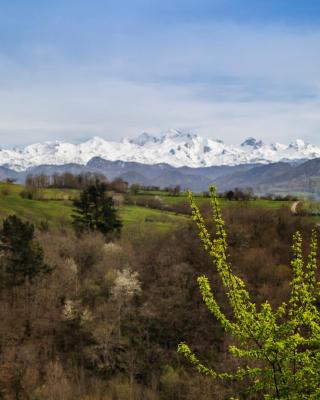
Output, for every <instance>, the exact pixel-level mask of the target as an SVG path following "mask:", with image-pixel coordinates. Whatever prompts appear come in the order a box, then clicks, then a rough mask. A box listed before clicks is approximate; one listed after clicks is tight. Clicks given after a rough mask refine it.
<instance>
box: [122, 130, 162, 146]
mask: <svg viewBox="0 0 320 400" xmlns="http://www.w3.org/2000/svg"><path fill="white" fill-rule="evenodd" d="M158 142H159V139H158V138H157V137H156V136H153V135H150V134H149V133H147V132H143V133H141V135H139V136H138V137H136V138H135V139H131V140H129V143H132V144H136V145H138V146H144V145H146V144H150V143H158Z"/></svg>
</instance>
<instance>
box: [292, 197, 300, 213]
mask: <svg viewBox="0 0 320 400" xmlns="http://www.w3.org/2000/svg"><path fill="white" fill-rule="evenodd" d="M300 203H301V200H299V201H295V202H294V203H293V204H292V206H291V208H290V210H291V212H292V214H294V215H297V214H298V206H299V204H300Z"/></svg>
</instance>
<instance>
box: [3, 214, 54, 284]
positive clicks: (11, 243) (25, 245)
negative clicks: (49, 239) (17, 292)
mask: <svg viewBox="0 0 320 400" xmlns="http://www.w3.org/2000/svg"><path fill="white" fill-rule="evenodd" d="M0 251H1V253H2V255H3V258H2V265H3V266H4V271H3V272H4V275H5V281H6V283H7V285H8V286H10V287H12V286H18V285H21V284H23V283H25V282H26V281H28V282H32V280H33V279H34V278H35V277H36V276H37V275H39V274H41V273H43V272H48V271H49V270H50V268H49V267H48V265H46V264H45V263H44V260H43V251H42V248H41V247H40V244H39V243H38V242H37V241H36V240H35V239H34V225H33V224H31V223H29V222H23V221H22V220H21V219H20V218H18V217H17V216H16V215H11V216H9V217H8V218H6V219H5V220H4V221H3V227H2V229H1V231H0Z"/></svg>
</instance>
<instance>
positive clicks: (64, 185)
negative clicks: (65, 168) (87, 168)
mask: <svg viewBox="0 0 320 400" xmlns="http://www.w3.org/2000/svg"><path fill="white" fill-rule="evenodd" d="M96 181H100V182H104V183H105V184H106V185H108V188H109V189H110V190H115V191H117V192H126V191H127V189H128V183H127V182H125V181H124V180H123V179H121V178H116V179H114V180H112V181H109V180H108V178H107V177H106V176H105V175H103V174H99V173H93V172H85V173H81V174H72V173H71V172H64V173H61V174H58V173H55V174H52V175H46V174H37V175H31V174H30V175H28V176H27V177H26V180H25V186H26V188H27V189H45V188H57V189H79V190H82V189H85V188H87V187H89V186H90V185H93V184H95V182H96Z"/></svg>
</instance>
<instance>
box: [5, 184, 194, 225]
mask: <svg viewBox="0 0 320 400" xmlns="http://www.w3.org/2000/svg"><path fill="white" fill-rule="evenodd" d="M23 190H24V187H23V186H22V185H12V184H5V183H0V218H5V217H6V216H8V215H10V214H16V215H18V216H19V217H21V218H25V219H28V220H30V221H32V222H33V223H35V224H40V223H41V222H43V221H47V222H48V223H49V224H50V225H52V226H59V225H62V224H64V225H67V226H68V225H70V224H71V221H72V219H71V215H72V202H71V199H72V198H74V197H76V196H77V193H78V192H77V191H76V190H71V189H70V190H69V189H65V190H61V189H45V190H44V191H43V192H41V199H39V200H29V199H25V198H22V197H21V195H20V193H21V192H22V191H23ZM120 215H121V217H122V219H123V222H124V226H125V227H129V226H132V224H139V225H145V226H147V227H150V226H153V227H154V228H157V229H160V230H165V229H168V228H170V226H173V225H176V224H180V223H181V222H185V221H187V217H185V216H183V215H176V214H175V213H172V212H167V211H161V210H153V209H149V208H145V207H138V206H127V205H124V206H121V207H120Z"/></svg>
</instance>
